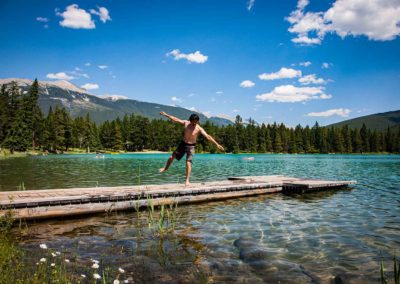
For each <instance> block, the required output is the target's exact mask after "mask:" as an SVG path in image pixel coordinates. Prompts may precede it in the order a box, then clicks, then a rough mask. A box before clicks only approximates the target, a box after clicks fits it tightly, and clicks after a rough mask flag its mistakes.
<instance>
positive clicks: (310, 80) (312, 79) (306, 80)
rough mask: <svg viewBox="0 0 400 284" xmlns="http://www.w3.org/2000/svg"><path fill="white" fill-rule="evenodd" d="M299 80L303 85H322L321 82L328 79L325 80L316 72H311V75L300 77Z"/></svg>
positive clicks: (323, 82) (324, 82)
mask: <svg viewBox="0 0 400 284" xmlns="http://www.w3.org/2000/svg"><path fill="white" fill-rule="evenodd" d="M299 82H300V83H301V84H302V85H310V84H314V85H321V84H326V80H324V79H322V78H317V76H316V75H315V74H310V75H306V76H303V77H301V78H300V79H299Z"/></svg>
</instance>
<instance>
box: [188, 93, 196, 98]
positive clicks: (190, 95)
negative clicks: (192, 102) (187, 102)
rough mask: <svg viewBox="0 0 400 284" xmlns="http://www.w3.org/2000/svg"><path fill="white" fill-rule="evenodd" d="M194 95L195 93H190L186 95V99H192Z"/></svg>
mask: <svg viewBox="0 0 400 284" xmlns="http://www.w3.org/2000/svg"><path fill="white" fill-rule="evenodd" d="M195 95H196V94H195V93H190V94H189V95H188V97H189V98H191V97H194V96H195Z"/></svg>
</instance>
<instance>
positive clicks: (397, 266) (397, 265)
mask: <svg viewBox="0 0 400 284" xmlns="http://www.w3.org/2000/svg"><path fill="white" fill-rule="evenodd" d="M380 275H381V284H387V283H388V277H387V276H386V274H385V268H384V267H383V260H381V266H380ZM393 283H394V284H400V262H399V261H398V260H397V258H396V255H394V256H393Z"/></svg>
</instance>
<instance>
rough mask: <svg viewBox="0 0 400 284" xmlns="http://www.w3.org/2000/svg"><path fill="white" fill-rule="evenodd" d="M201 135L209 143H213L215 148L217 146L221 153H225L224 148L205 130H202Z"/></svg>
mask: <svg viewBox="0 0 400 284" xmlns="http://www.w3.org/2000/svg"><path fill="white" fill-rule="evenodd" d="M200 133H201V135H203V136H204V137H205V138H206V139H207V140H208V141H211V142H212V143H214V144H215V146H217V148H218V149H219V150H221V151H225V149H224V147H222V146H221V145H220V144H219V143H218V142H217V141H215V139H214V138H213V137H212V136H211V135H209V134H208V133H207V132H206V131H205V130H204V129H203V128H201V129H200Z"/></svg>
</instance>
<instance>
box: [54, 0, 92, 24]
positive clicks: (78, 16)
mask: <svg viewBox="0 0 400 284" xmlns="http://www.w3.org/2000/svg"><path fill="white" fill-rule="evenodd" d="M57 15H58V16H60V17H62V18H63V20H62V21H60V25H61V26H62V27H65V28H71V29H94V28H96V25H95V23H94V21H93V20H92V16H91V15H90V13H88V12H86V10H84V9H81V8H79V6H78V5H77V4H72V5H69V6H67V8H66V9H65V11H64V12H62V13H59V12H57Z"/></svg>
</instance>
